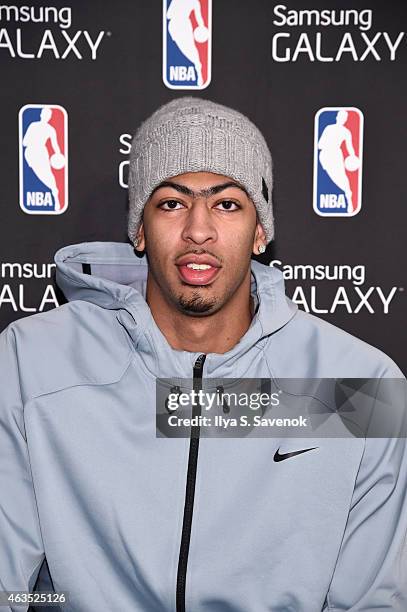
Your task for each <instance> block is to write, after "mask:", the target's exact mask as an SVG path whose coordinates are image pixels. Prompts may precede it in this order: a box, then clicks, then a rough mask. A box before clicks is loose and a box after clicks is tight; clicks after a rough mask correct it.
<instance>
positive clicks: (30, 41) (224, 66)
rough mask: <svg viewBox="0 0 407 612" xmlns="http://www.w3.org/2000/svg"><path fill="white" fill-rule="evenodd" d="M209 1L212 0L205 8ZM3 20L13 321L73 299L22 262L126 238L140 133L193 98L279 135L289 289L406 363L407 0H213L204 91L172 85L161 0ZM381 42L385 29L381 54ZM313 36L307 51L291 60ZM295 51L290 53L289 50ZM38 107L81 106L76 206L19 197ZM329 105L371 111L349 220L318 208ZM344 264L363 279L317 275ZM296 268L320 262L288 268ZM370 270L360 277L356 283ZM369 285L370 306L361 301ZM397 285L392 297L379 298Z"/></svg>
mask: <svg viewBox="0 0 407 612" xmlns="http://www.w3.org/2000/svg"><path fill="white" fill-rule="evenodd" d="M185 4H188V0H185ZM191 4H192V3H191ZM206 4H207V2H206V0H201V6H202V8H203V10H205V6H206ZM26 6H27V7H29V8H28V9H27V10H26V11H25V10H23V7H26ZM277 6H279V8H276V7H277ZM41 7H42V10H44V7H51V8H53V9H54V12H52V11H49V12H48V14H47V15H46V13H45V12H43V14H42V20H41V12H40V9H41ZM327 7H328V9H329V10H328V13H329V14H328V15H325V17H324V16H323V13H322V12H321V11H323V10H327ZM31 9H33V10H34V13H32V14H30V13H29V12H28V11H29V10H31ZM311 9H313V12H312V13H301V11H307V10H308V11H310V10H311ZM345 9H348V10H353V11H354V12H353V13H349V15H348V19H349V20H350V23H348V24H346V23H344V24H342V25H333V24H327V23H326V20H329V19H330V18H331V17H332V15H333V19H334V20H336V21H340V20H341V16H342V17H345V14H344V13H343V11H344V10H345ZM362 10H365V13H364V14H361V11H362ZM366 10H368V11H369V12H368V13H366ZM341 11H342V13H341ZM27 15H28V17H27ZM32 15H33V16H34V19H36V21H33V20H32V18H31V17H32ZM55 15H56V23H55V22H54V16H55ZM355 15H356V21H357V23H354V20H355ZM330 16H331V17H330ZM0 18H1V19H0V65H1V75H2V87H1V90H0V96H1V99H0V105H1V106H0V108H1V114H0V126H1V143H2V147H1V178H2V180H1V187H2V189H1V194H2V195H1V197H2V205H1V222H0V248H1V260H0V261H1V264H2V269H1V279H0V329H3V328H4V327H5V326H6V325H7V324H8V323H9V322H11V321H13V320H15V319H17V318H19V317H22V316H27V315H30V314H33V313H35V312H38V311H40V310H47V309H49V308H52V307H54V306H56V305H57V303H58V300H59V303H60V301H61V296H60V295H59V294H58V293H54V290H53V288H52V285H53V284H54V281H53V278H52V274H51V277H50V278H30V274H31V272H30V270H33V268H32V266H30V265H29V266H26V267H25V268H22V267H20V268H19V267H18V266H12V265H11V264H18V263H19V264H24V263H26V264H35V263H36V264H39V265H40V267H39V268H38V269H37V273H39V272H41V270H42V267H41V265H42V264H47V263H48V264H49V263H51V262H52V261H53V254H54V252H55V251H56V250H57V249H58V248H60V247H61V246H64V245H66V244H72V243H76V242H83V241H93V240H102V241H103V240H108V241H126V240H127V234H126V215H127V199H126V198H127V190H126V188H125V186H123V185H124V183H125V180H126V169H127V168H126V160H127V157H128V144H129V141H130V135H131V134H132V133H134V131H135V129H136V127H137V125H138V124H139V122H140V121H141V120H142V119H144V118H145V117H146V116H148V115H149V114H150V113H151V112H152V111H153V110H155V109H156V108H157V107H158V106H159V105H160V104H163V103H165V102H167V101H169V100H170V99H173V98H174V97H178V96H182V95H187V94H188V95H189V94H190V95H197V96H200V97H204V98H210V99H213V100H215V101H217V102H221V103H223V104H226V105H229V106H232V107H234V108H237V109H238V110H240V111H242V112H243V113H246V114H247V115H248V116H249V117H250V118H251V119H252V120H253V121H254V122H255V123H256V124H257V125H258V126H259V128H260V129H261V130H262V132H263V133H264V135H265V137H266V139H267V140H268V142H269V144H270V148H271V151H272V155H273V161H274V179H275V181H274V190H273V200H274V206H275V217H276V240H275V242H274V243H272V245H270V246H269V247H268V249H267V251H266V253H265V255H264V256H262V257H261V258H260V259H261V261H263V262H264V263H269V262H271V261H273V262H275V261H280V262H281V265H282V266H286V267H285V268H284V269H285V272H286V275H287V288H288V294H289V295H290V296H293V295H294V296H295V299H296V301H300V302H301V303H300V306H301V307H303V308H309V310H310V311H311V312H315V314H317V315H318V316H321V317H323V318H325V319H327V320H328V321H330V322H332V323H334V324H336V325H339V326H340V327H342V328H343V329H345V330H347V331H349V332H350V333H352V334H354V335H356V336H358V337H360V338H362V339H363V340H365V341H367V342H368V343H370V344H373V345H375V346H377V347H378V348H380V349H382V350H383V351H384V352H386V353H387V354H389V355H390V356H391V357H392V358H393V359H394V360H395V361H396V362H397V363H398V365H399V366H400V367H401V368H402V369H403V371H404V372H406V371H407V352H406V350H405V332H404V330H405V319H404V314H405V308H406V298H405V291H404V285H405V281H404V279H405V240H404V232H405V226H406V220H407V214H406V201H405V194H404V192H405V180H404V179H405V174H406V169H405V167H406V154H405V153H406V140H407V118H406V112H405V109H406V85H407V70H406V56H407V52H406V42H407V36H406V35H405V34H404V30H403V28H406V23H407V19H406V18H407V4H406V3H405V2H402V1H400V2H396V1H394V0H393V1H389V2H386V3H384V2H379V1H376V0H375V1H372V0H371V1H370V2H369V3H368V6H367V9H366V4H365V3H364V2H358V1H355V2H345V1H344V0H342V1H337V2H330V3H326V2H320V1H317V0H312V1H311V0H304V1H302V2H300V1H299V0H295V1H294V0H291V1H290V2H288V0H287V3H284V4H283V2H281V3H279V2H272V1H270V0H251V2H247V1H243V0H213V3H212V38H211V44H209V43H207V46H206V47H205V48H206V49H209V47H211V50H212V77H211V81H210V83H209V85H208V86H207V87H205V88H204V89H202V90H193V89H188V90H187V89H182V88H181V89H171V88H168V87H167V86H166V85H165V84H164V82H163V79H162V72H163V69H162V62H163V42H162V41H163V5H162V3H161V2H159V1H158V0H156V1H155V2H141V1H137V0H119V1H118V2H114V3H113V2H106V1H103V2H102V1H98V0H87V1H86V2H79V1H76V2H70V3H69V4H65V3H63V2H59V1H52V0H51V2H50V4H43V3H40V2H33V3H31V4H25V3H22V2H14V3H4V4H1V7H0ZM46 18H47V19H48V21H46ZM287 18H288V22H287V23H282V22H283V21H285V20H286V19H287ZM369 19H370V22H368V20H369ZM308 20H309V22H308ZM318 20H320V22H319V23H318ZM324 20H325V23H324ZM301 21H302V23H301ZM345 21H346V19H345ZM164 23H166V21H164ZM78 32H79V34H78ZM281 33H283V34H285V36H277V38H274V37H275V36H276V35H278V34H281ZM44 36H45V41H44ZM75 37H76V38H75ZM344 37H345V41H344ZM68 39H70V40H74V41H75V43H74V46H75V49H72V47H71V49H69V43H68ZM88 40H91V41H93V45H94V47H96V42H95V41H98V44H97V48H95V50H94V51H93V58H92V48H91V46H90V45H89V42H88ZM273 40H274V46H275V48H276V50H277V52H276V53H274V54H273ZM367 40H370V41H372V40H373V41H374V43H370V50H369V43H368V42H367ZM299 41H301V48H302V49H303V50H302V51H301V52H299V53H297V57H296V58H295V61H292V60H293V59H294V57H295V56H294V57H293V55H294V53H295V49H296V46H297V44H298V43H299ZM388 41H390V45H389V43H388ZM396 42H397V47H396V48H395V45H396ZM318 45H319V46H320V49H319V52H318V49H317V48H316V47H317V46H318ZM341 45H342V52H341V53H340V57H336V56H337V54H338V50H339V49H340V48H341ZM391 45H393V47H394V50H393V51H391ZM344 46H345V47H347V50H344ZM67 48H68V49H67ZM304 49H305V50H304ZM40 50H41V52H40ZM64 54H65V57H64ZM23 55H25V56H26V57H22V56H23ZM28 55H33V56H34V57H27V56H28ZM38 55H41V57H38ZM276 56H277V57H276ZM284 56H287V58H288V57H289V60H288V61H278V58H279V57H280V58H281V57H284ZM322 57H325V58H327V57H332V58H333V61H326V60H325V61H324V60H322V59H321V58H322ZM25 105H50V106H51V107H52V106H53V105H60V106H62V107H63V108H64V109H65V110H66V111H67V115H68V148H69V156H68V166H67V168H68V172H69V205H68V207H67V208H66V210H65V212H64V213H63V214H58V215H56V214H46V215H44V214H39V215H37V214H27V213H26V212H24V210H22V208H21V207H20V205H19V200H20V198H19V155H20V154H21V149H22V145H21V143H20V144H19V131H18V116H19V111H20V109H21V108H22V107H24V106H25ZM323 107H333V108H338V107H339V108H340V107H345V108H349V107H356V108H358V109H360V110H361V112H362V113H363V116H364V138H363V173H362V185H363V190H362V208H361V211H360V212H359V213H358V214H357V215H355V216H353V217H350V218H338V217H332V218H326V217H321V216H318V215H317V214H316V213H315V212H314V210H313V205H312V198H313V160H314V116H315V114H316V112H317V111H318V110H319V109H321V108H323ZM65 153H66V152H65ZM65 171H66V168H65V169H64V170H63V172H65ZM120 183H122V185H121V184H120ZM8 264H10V265H8ZM343 264H348V265H349V266H351V267H352V269H353V272H354V276H353V278H351V279H347V278H344V279H333V280H330V279H327V278H322V279H315V278H314V279H311V278H304V276H307V275H308V276H309V275H310V274H311V272H312V270H314V272H315V266H323V268H322V272H324V271H325V272H328V276H330V275H335V271H336V270H337V268H335V266H338V265H343ZM277 265H280V264H277ZM296 265H297V266H298V265H303V266H304V265H309V266H311V268H307V275H305V274H304V269H303V270H302V272H303V273H302V274H301V273H299V274H297V276H298V278H291V279H290V278H289V277H290V276H292V275H293V274H292V272H293V268H292V266H296ZM357 271H359V273H360V272H362V276H361V277H359V281H356V282H355V279H356V278H357ZM51 272H52V270H51ZM299 272H301V270H300V271H299ZM320 272H321V269H320ZM38 275H40V274H38ZM323 275H324V274H322V276H323ZM338 291H339V293H338ZM361 294H364V295H368V298H367V303H366V302H365V303H364V304H363V300H362V304H360V302H361ZM389 294H390V296H391V299H390V302H389V305H388V308H387V309H386V308H385V306H384V304H383V300H382V299H381V298H380V295H383V296H384V297H385V298H386V297H387V296H388V295H389ZM312 295H314V298H315V299H314V303H311V302H312V300H311V296H312ZM44 296H45V301H44ZM335 296H336V300H337V302H336V307H333V306H335ZM338 299H339V303H338ZM358 305H359V306H358ZM318 310H327V311H328V312H322V313H321V312H318ZM330 310H332V312H329V311H330ZM349 310H351V312H349Z"/></svg>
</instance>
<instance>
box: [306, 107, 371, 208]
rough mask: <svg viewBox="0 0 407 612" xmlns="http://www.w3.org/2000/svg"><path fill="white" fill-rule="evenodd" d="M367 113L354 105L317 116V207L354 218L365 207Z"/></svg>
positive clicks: (315, 150)
mask: <svg viewBox="0 0 407 612" xmlns="http://www.w3.org/2000/svg"><path fill="white" fill-rule="evenodd" d="M362 153H363V114H362V112H361V111H360V110H359V109H358V108H354V107H347V106H344V107H334V108H331V107H330V108H321V109H320V110H319V111H318V112H317V113H316V115H315V130H314V210H315V212H316V213H317V214H318V215H321V216H322V217H353V216H354V215H357V214H358V212H359V211H360V209H361V206H362Z"/></svg>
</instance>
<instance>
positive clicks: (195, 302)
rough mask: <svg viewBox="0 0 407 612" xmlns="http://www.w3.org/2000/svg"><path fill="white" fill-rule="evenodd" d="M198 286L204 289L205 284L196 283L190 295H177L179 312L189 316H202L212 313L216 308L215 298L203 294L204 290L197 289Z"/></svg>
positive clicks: (216, 301)
mask: <svg viewBox="0 0 407 612" xmlns="http://www.w3.org/2000/svg"><path fill="white" fill-rule="evenodd" d="M200 288H201V289H204V288H205V286H204V285H203V286H202V287H201V286H200V285H197V286H195V287H194V291H192V293H191V294H190V295H185V294H183V295H180V296H178V308H179V309H180V310H181V312H183V313H184V314H188V315H191V316H199V315H201V316H204V315H209V314H212V313H213V312H215V311H216V310H217V306H218V300H217V298H216V297H209V296H207V295H204V293H205V292H202V291H197V289H200Z"/></svg>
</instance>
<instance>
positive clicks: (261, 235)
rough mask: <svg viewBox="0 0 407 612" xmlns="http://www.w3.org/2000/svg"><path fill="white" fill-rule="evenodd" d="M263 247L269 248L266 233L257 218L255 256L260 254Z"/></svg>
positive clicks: (254, 242)
mask: <svg viewBox="0 0 407 612" xmlns="http://www.w3.org/2000/svg"><path fill="white" fill-rule="evenodd" d="M261 245H263V246H264V247H266V246H267V239H266V232H265V231H264V229H263V226H262V224H261V223H260V221H259V219H258V218H257V225H256V230H255V233H254V240H253V249H252V250H253V253H254V254H255V255H258V254H259V246H261Z"/></svg>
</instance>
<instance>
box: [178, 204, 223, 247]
mask: <svg viewBox="0 0 407 612" xmlns="http://www.w3.org/2000/svg"><path fill="white" fill-rule="evenodd" d="M216 237H217V231H216V227H215V224H214V219H213V213H212V210H211V208H209V207H208V205H207V203H206V201H205V200H204V199H202V200H200V201H195V202H194V203H193V205H192V206H191V208H190V209H189V211H188V214H187V215H186V221H185V225H184V228H183V230H182V238H183V239H184V240H186V241H190V242H191V241H192V242H194V243H196V244H203V243H205V242H207V241H213V240H216Z"/></svg>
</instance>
